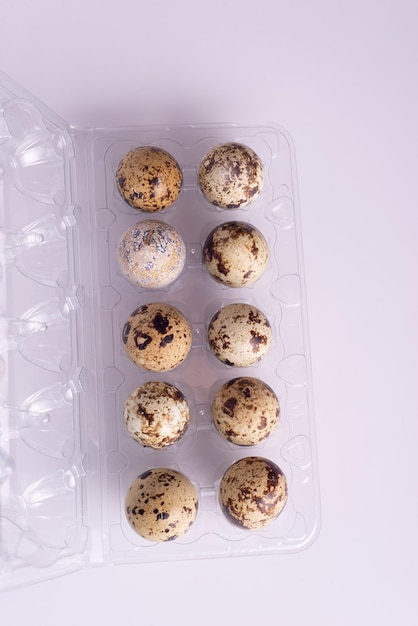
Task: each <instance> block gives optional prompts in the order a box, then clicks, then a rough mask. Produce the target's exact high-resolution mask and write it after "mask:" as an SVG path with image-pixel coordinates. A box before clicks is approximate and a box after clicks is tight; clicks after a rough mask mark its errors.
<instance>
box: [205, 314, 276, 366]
mask: <svg viewBox="0 0 418 626" xmlns="http://www.w3.org/2000/svg"><path fill="white" fill-rule="evenodd" d="M272 340H273V333H272V329H271V326H270V322H269V321H268V319H267V317H266V316H265V315H264V313H262V312H261V311H260V310H259V309H258V308H257V307H255V306H252V305H250V304H244V303H233V304H228V305H227V306H225V307H223V308H222V309H219V311H218V312H217V313H215V315H214V316H213V317H212V319H211V321H210V324H209V329H208V341H209V347H210V349H211V350H212V352H213V354H214V355H215V356H216V357H217V358H218V359H219V360H220V361H222V363H225V364H226V365H230V366H234V367H248V366H249V365H253V364H254V363H257V362H258V361H260V360H261V359H262V358H263V357H264V356H265V355H266V354H267V352H268V351H269V350H270V347H271V344H272Z"/></svg>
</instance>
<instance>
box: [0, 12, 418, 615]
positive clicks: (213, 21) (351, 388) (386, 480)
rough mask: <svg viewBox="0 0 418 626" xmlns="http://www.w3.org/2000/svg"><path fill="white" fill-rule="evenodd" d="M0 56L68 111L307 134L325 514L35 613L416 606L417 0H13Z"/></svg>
mask: <svg viewBox="0 0 418 626" xmlns="http://www.w3.org/2000/svg"><path fill="white" fill-rule="evenodd" d="M0 24H1V26H0V65H1V69H3V70H4V71H5V72H6V73H7V74H9V75H10V76H11V77H12V78H13V79H15V80H16V81H17V82H19V83H20V84H21V85H23V86H24V87H25V88H27V89H28V90H29V91H31V92H32V93H33V94H34V95H35V96H37V97H38V98H39V99H41V100H42V101H43V102H44V103H45V104H46V105H48V106H49V107H50V108H51V109H52V110H53V111H55V112H56V113H58V114H59V115H61V117H63V118H64V119H66V120H67V121H68V122H70V123H71V124H77V125H82V126H94V127H98V126H112V125H115V126H121V125H131V124H134V125H135V124H148V123H151V122H156V123H157V122H161V121H170V122H172V121H175V122H185V123H190V122H221V121H225V122H233V121H240V122H247V121H274V122H277V123H279V124H281V125H282V126H284V127H285V128H286V129H287V131H288V132H289V133H290V134H291V136H292V137H293V140H294V142H295V145H296V156H297V163H298V177H299V190H300V204H301V214H302V230H303V242H304V260H305V274H306V283H307V295H308V309H309V320H310V336H311V354H312V367H313V384H314V396H315V413H316V432H317V448H318V459H319V474H320V488H321V508H322V530H321V533H320V535H319V538H318V539H317V541H316V542H315V543H314V544H313V545H312V546H311V547H310V548H309V549H307V550H306V551H304V552H302V553H300V554H296V555H286V556H270V557H258V556H257V557H248V558H247V557H245V558H234V559H221V560H209V561H208V560H205V561H193V562H184V563H171V564H166V565H161V564H155V565H153V564H147V565H129V566H116V567H106V568H96V569H90V570H83V571H80V572H77V573H74V574H70V575H68V576H65V577H63V578H59V579H56V580H52V581H49V582H45V583H41V584H39V585H35V586H31V587H29V588H26V589H22V590H18V591H13V592H7V593H5V594H2V595H1V596H0V619H1V623H2V624H4V625H5V626H6V624H11V625H13V626H14V625H15V624H16V625H20V624H26V623H29V624H31V626H38V625H42V626H49V625H52V624H53V625H54V626H56V625H59V626H69V625H71V626H73V625H78V624H88V623H91V624H100V625H101V626H104V625H107V624H109V625H110V624H112V625H113V624H121V623H124V622H125V620H127V621H129V622H130V623H131V624H132V623H135V624H141V626H142V625H145V626H151V625H152V626H157V625H158V626H160V625H161V624H168V623H169V624H172V625H174V626H177V625H180V624H181V625H189V624H190V625H191V624H200V625H203V626H206V625H209V624H210V625H212V624H220V625H222V626H224V625H226V624H231V625H233V626H235V625H242V626H247V625H248V626H250V625H251V626H252V625H253V624H262V623H266V622H267V623H271V624H283V625H284V626H307V625H315V626H352V625H353V624H356V625H359V626H366V625H367V626H368V625H379V626H416V624H417V623H418V598H417V596H418V569H417V568H418V538H417V537H418V503H417V497H418V452H417V449H418V411H417V409H418V406H417V405H418V403H417V386H418V384H417V383H418V362H417V354H418V334H417V326H418V293H417V291H418V290H417V277H416V273H417V269H418V253H417V248H418V228H417V227H418V219H417V213H418V185H417V182H418V123H417V112H418V84H417V80H418V78H417V77H418V2H417V1H416V0H380V1H379V0H349V1H348V0H341V1H338V0H318V1H315V0H312V1H308V0H304V1H303V0H293V1H292V2H291V1H290V0H288V1H285V0H257V1H254V0H251V1H249V0H225V1H223V2H222V1H220V0H211V1H210V2H205V3H203V2H199V1H197V0H195V1H193V0H175V1H173V2H170V1H169V0H166V1H162V0H152V2H146V1H145V0H143V1H142V2H141V1H138V0H136V1H134V0H118V2H116V1H111V0H109V1H108V2H103V1H102V0H94V1H89V0H83V1H82V0H71V2H63V1H60V0H49V1H46V0H39V1H37V2H32V1H30V0H20V1H19V2H16V1H15V0H3V1H2V3H1V16H0Z"/></svg>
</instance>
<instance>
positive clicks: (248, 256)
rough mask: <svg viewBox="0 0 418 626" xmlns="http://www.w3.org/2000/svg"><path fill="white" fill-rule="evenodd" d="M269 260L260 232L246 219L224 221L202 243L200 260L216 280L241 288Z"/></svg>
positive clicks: (264, 267)
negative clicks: (244, 220) (242, 220)
mask: <svg viewBox="0 0 418 626" xmlns="http://www.w3.org/2000/svg"><path fill="white" fill-rule="evenodd" d="M268 259H269V251H268V246H267V242H266V240H265V238H264V236H263V235H262V234H261V232H260V231H259V230H258V229H257V228H255V226H252V225H251V224H247V223H246V222H238V221H232V222H225V223H224V224H220V225H219V226H217V227H216V228H214V229H213V230H212V232H211V233H210V234H209V235H208V237H207V238H206V241H205V244H204V246H203V262H204V264H205V267H206V268H207V270H208V271H209V273H210V274H211V275H212V276H213V278H215V279H216V280H217V281H219V282H221V283H223V284H225V285H228V286H229V287H244V286H245V285H250V284H251V283H254V282H255V281H256V280H257V279H258V278H260V276H261V275H262V274H263V272H264V270H265V269H266V266H267V262H268Z"/></svg>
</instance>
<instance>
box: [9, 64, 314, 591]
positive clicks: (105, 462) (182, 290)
mask: <svg viewBox="0 0 418 626" xmlns="http://www.w3.org/2000/svg"><path fill="white" fill-rule="evenodd" d="M226 141H238V142H241V143H244V144H246V145H248V146H249V147H251V148H253V150H255V152H256V153H257V154H258V155H259V156H260V158H261V159H262V161H263V163H264V166H265V172H266V183H265V188H264V190H263V192H262V193H261V195H260V196H259V197H258V198H257V199H256V200H255V201H254V202H253V203H251V204H250V205H248V206H247V207H245V208H242V209H228V210H222V209H218V208H216V207H215V206H213V205H211V204H210V203H209V202H208V201H207V200H206V199H205V198H204V197H203V195H202V193H201V192H200V190H199V187H198V184H197V168H198V165H199V163H200V161H201V159H202V157H203V156H204V154H205V153H206V152H207V151H208V150H209V149H210V148H211V147H213V146H215V145H217V144H219V143H223V142H226ZM140 145H155V146H159V147H162V148H164V149H166V150H167V151H168V152H169V153H170V154H172V155H173V156H174V157H175V158H176V160H177V161H178V163H179V164H180V166H181V169H182V171H183V176H184V181H183V188H182V191H181V194H180V196H179V198H178V199H177V200H176V201H175V203H174V204H173V205H172V206H171V207H169V208H168V209H166V210H164V211H162V212H160V213H155V214H153V215H152V218H155V219H159V220H162V221H165V222H167V223H169V224H171V225H172V226H174V227H175V228H176V229H177V230H178V231H179V233H180V234H181V235H182V236H183V238H184V240H185V242H186V248H187V260H186V267H185V269H184V271H183V273H182V274H181V276H180V277H179V278H178V279H177V280H176V281H175V282H174V283H173V284H172V285H170V286H169V287H167V288H165V289H162V290H157V291H155V290H153V291H149V290H148V291H147V290H142V289H140V288H137V287H134V286H133V285H132V284H131V283H129V282H128V281H127V280H126V279H125V278H124V277H123V276H122V275H121V273H120V271H119V270H118V267H117V262H116V246H117V242H118V240H119V238H120V236H121V234H122V233H123V232H124V230H125V229H126V228H128V226H130V225H131V224H133V223H135V222H137V221H139V220H141V219H147V218H149V217H150V214H146V213H141V212H138V211H136V210H134V209H132V208H130V207H129V206H128V205H127V204H126V203H125V202H124V201H123V200H122V198H121V197H120V195H119V193H118V191H117V189H116V184H115V172H116V168H117V166H118V163H119V161H120V159H121V158H122V157H123V156H124V155H125V154H126V153H127V152H128V151H129V150H130V149H132V148H134V147H136V146H140ZM0 202H1V204H0V212H1V213H0V272H1V278H0V329H1V334H0V346H1V356H0V589H8V588H12V587H17V586H20V585H24V584H28V583H31V582H35V581H40V580H42V579H46V578H51V577H54V576H57V575H59V574H62V573H66V572H70V571H73V570H76V569H80V568H83V567H88V566H92V565H105V564H116V563H135V562H147V561H166V560H174V559H192V558H207V557H225V556H231V555H248V554H259V553H265V554H270V553H278V554H280V553H286V552H295V551H299V550H302V549H304V548H306V547H307V546H308V545H309V544H310V543H311V542H312V541H313V539H314V538H315V537H316V535H317V532H318V529H319V498H318V485H317V473H316V462H315V440H314V427H313V407H312V392H311V376H310V358H309V343H308V333H307V317H306V302H305V291H304V279H303V263H302V247H301V238H300V224H299V213H298V196H297V188H296V173H295V159H294V149H293V145H292V142H291V140H290V139H289V137H288V135H287V133H286V132H285V131H284V130H283V129H282V128H280V127H278V126H276V125H273V124H255V125H254V124H253V125H241V124H219V125H189V126H187V125H184V126H167V127H138V128H114V129H81V128H75V127H72V126H71V125H69V124H67V123H66V122H64V121H63V120H61V119H60V118H59V117H58V116H57V115H55V114H54V113H52V112H51V111H49V110H48V109H47V108H46V107H45V106H44V105H43V104H42V103H40V102H38V101H36V99H35V98H34V97H33V96H31V95H30V94H29V93H27V92H25V91H24V90H23V89H22V88H21V87H19V86H17V85H16V84H14V83H13V82H12V81H11V80H10V79H8V78H7V77H5V76H0ZM232 219H239V220H243V221H247V222H249V223H251V224H253V225H254V226H256V227H257V228H259V230H261V232H262V233H263V234H264V235H265V237H266V239H267V242H268V245H269V251H270V261H269V265H268V268H267V270H266V272H265V273H264V274H263V276H262V277H261V278H260V279H259V280H258V281H257V282H256V283H255V284H254V285H252V286H250V287H245V288H239V289H236V288H230V287H225V286H223V285H221V284H220V283H217V282H216V281H214V280H213V279H212V278H211V276H210V275H209V274H208V272H207V271H206V270H205V268H204V267H203V266H202V262H201V255H202V248H203V243H204V241H205V238H206V236H207V235H208V233H209V232H210V230H211V229H212V228H213V227H214V226H215V225H217V224H220V223H222V222H225V221H229V220H232ZM153 301H154V302H157V301H158V302H169V303H170V304H173V305H175V306H177V307H178V308H179V309H180V310H181V311H182V312H183V313H184V314H185V315H186V317H187V318H188V320H189V321H190V323H191V326H192V333H193V345H192V349H191V352H190V354H189V356H188V357H187V358H186V360H185V361H184V362H183V363H182V364H181V365H180V366H179V367H178V368H176V369H175V370H173V371H171V372H168V373H162V374H157V375H155V374H152V373H150V372H145V371H142V370H140V369H139V368H138V367H137V366H136V365H135V364H134V363H132V362H131V361H130V360H129V359H128V357H127V356H126V354H125V351H124V349H123V344H122V341H121V333H122V328H123V325H124V322H125V321H126V319H127V317H128V316H129V315H130V314H131V312H132V311H133V310H134V309H136V308H137V307H138V306H139V305H141V304H144V303H149V302H153ZM231 302H248V303H250V304H255V305H256V306H258V307H259V308H260V309H261V310H263V311H264V312H265V313H266V314H267V317H268V318H269V320H270V322H271V325H272V327H273V334H274V341H273V347H272V349H271V350H270V352H269V353H268V355H267V356H266V357H265V358H264V359H263V360H262V361H260V362H259V363H258V364H256V365H255V366H251V367H249V368H231V367H228V366H227V365H224V364H222V363H221V362H219V361H218V360H217V359H216V358H215V357H214V355H213V354H212V353H211V352H210V350H209V348H208V345H207V340H206V333H207V326H208V322H209V321H210V319H211V316H212V315H213V314H214V313H215V311H216V310H217V309H218V308H220V307H221V306H223V305H225V304H228V303H231ZM241 375H248V376H255V377H259V378H261V379H262V380H264V381H265V382H266V383H267V384H269V385H270V386H271V387H272V388H273V389H274V391H275V392H276V394H277V396H278V398H279V401H280V406H281V419H280V424H279V426H278V428H277V429H276V430H275V432H274V433H273V435H272V436H271V437H270V438H268V439H267V440H265V441H264V442H262V443H261V444H259V445H257V446H252V447H239V446H234V445H233V444H231V443H229V442H227V441H226V440H224V439H222V437H221V436H220V435H219V434H218V432H217V431H216V430H215V428H214V427H213V425H212V424H211V416H210V406H211V401H212V399H213V396H214V393H215V391H216V390H217V389H218V388H219V386H220V385H221V384H222V383H224V382H225V381H227V380H229V379H231V378H234V377H236V376H241ZM153 379H157V380H165V381H167V382H171V383H172V384H175V385H176V386H177V387H178V388H179V389H180V390H181V391H182V392H183V393H184V395H185V396H186V398H187V400H188V402H189V405H190V408H191V422H190V426H189V428H188V430H187V431H186V434H185V435H184V437H183V438H182V439H181V440H180V441H179V442H178V443H176V444H174V445H173V446H171V447H169V448H165V449H163V450H158V451H155V450H151V449H148V448H143V447H142V446H140V445H139V444H138V443H136V442H135V441H134V440H133V439H132V438H131V437H130V436H129V435H128V433H127V430H126V428H125V424H124V420H123V407H124V403H125V400H126V398H127V397H128V395H129V394H130V393H131V392H132V391H133V390H134V389H135V388H136V387H137V386H138V385H140V384H141V383H142V382H145V381H148V380H153ZM251 455H257V456H263V457H266V458H269V459H270V460H272V461H274V462H275V463H277V464H278V465H279V466H280V468H281V469H282V470H283V472H284V473H285V475H286V478H287V481H288V489H289V498H288V502H287V504H286V506H285V509H284V510H283V512H282V513H281V515H280V516H279V517H278V518H277V520H276V521H275V522H274V523H272V524H271V525H269V526H267V527H265V528H264V529H263V530H260V531H256V532H254V531H246V530H244V529H239V528H237V527H236V526H233V525H231V524H230V523H229V522H228V520H227V519H226V518H225V517H224V515H223V513H222V511H221V509H220V505H219V502H218V486H219V481H220V479H221V477H222V474H223V472H224V471H225V470H226V469H227V468H228V467H229V465H230V464H231V463H233V462H234V461H235V460H237V459H239V458H242V457H245V456H251ZM162 466H165V467H171V468H174V469H178V470H180V471H181V472H183V473H184V474H185V475H186V476H187V477H188V478H190V480H191V481H192V482H193V483H194V485H195V486H196V488H197V491H198V495H199V510H198V515H197V518H196V521H195V523H194V524H193V525H192V527H191V528H190V530H189V531H188V532H187V533H186V534H185V535H184V536H183V537H180V538H179V539H177V540H176V541H171V542H164V543H159V544H158V543H151V542H149V541H147V540H145V539H142V538H141V537H140V536H139V535H137V534H136V533H135V532H134V531H133V530H132V528H131V527H130V526H129V524H128V522H127V520H126V518H125V513H124V499H125V494H126V491H127V489H128V486H129V484H130V482H131V481H132V480H133V479H134V478H135V477H136V476H137V475H138V474H140V473H141V472H143V471H145V470H147V469H149V468H151V467H162Z"/></svg>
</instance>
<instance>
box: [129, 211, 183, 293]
mask: <svg viewBox="0 0 418 626" xmlns="http://www.w3.org/2000/svg"><path fill="white" fill-rule="evenodd" d="M117 258H118V263H119V267H120V269H121V272H122V273H123V274H124V275H125V276H126V278H128V280H130V281H131V282H133V283H134V284H136V285H138V286H140V287H144V288H146V289H158V288H162V287H167V286H168V285H170V284H171V283H172V282H174V281H175V280H176V278H178V276H179V275H180V274H181V272H182V270H183V267H184V263H185V260H186V246H185V243H184V241H183V239H182V237H181V236H180V235H179V234H178V232H177V231H176V230H175V229H174V228H173V227H172V226H170V225H169V224H165V223H164V222H161V221H159V220H144V221H142V222H138V223H136V224H133V225H132V226H130V227H129V228H128V229H127V230H126V231H125V232H124V234H123V235H122V237H121V238H120V240H119V243H118V248H117Z"/></svg>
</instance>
